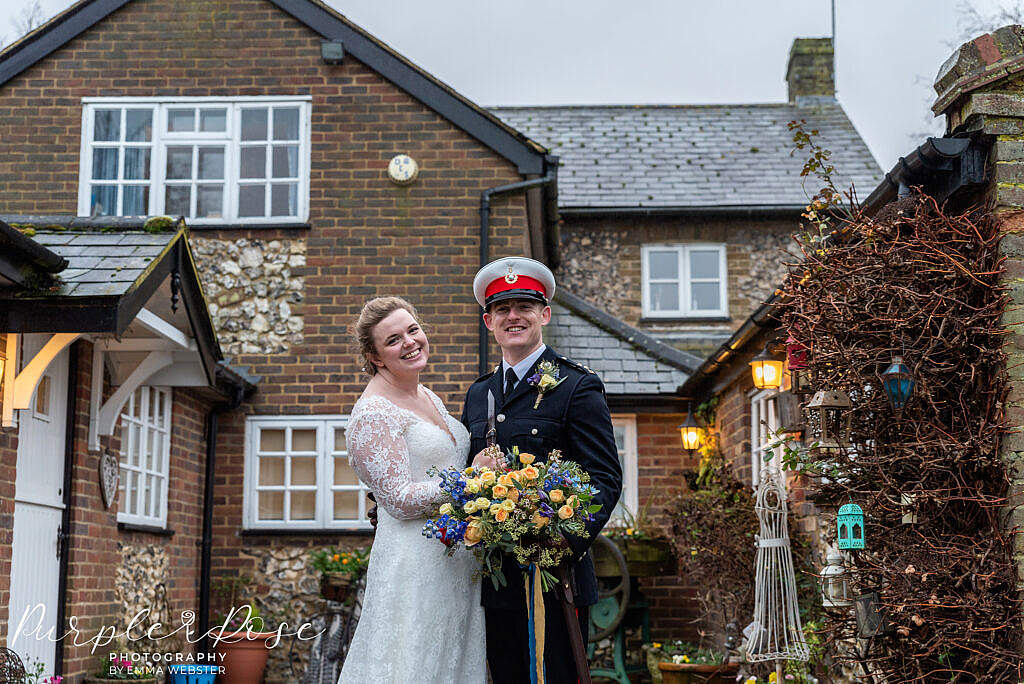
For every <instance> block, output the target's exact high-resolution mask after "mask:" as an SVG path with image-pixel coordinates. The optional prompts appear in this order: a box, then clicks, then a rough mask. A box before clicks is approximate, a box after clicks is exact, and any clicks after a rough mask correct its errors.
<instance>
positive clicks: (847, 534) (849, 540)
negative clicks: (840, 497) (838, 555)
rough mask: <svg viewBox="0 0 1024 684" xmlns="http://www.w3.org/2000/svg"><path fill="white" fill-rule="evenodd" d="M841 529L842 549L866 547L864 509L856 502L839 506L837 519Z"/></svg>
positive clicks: (840, 545)
mask: <svg viewBox="0 0 1024 684" xmlns="http://www.w3.org/2000/svg"><path fill="white" fill-rule="evenodd" d="M836 528H837V529H838V530H839V534H838V538H839V548H840V549H844V550H845V549H863V548H864V511H862V510H861V508H860V506H858V505H857V504H855V503H848V504H845V505H844V506H841V507H840V508H839V517H838V519H837V520H836Z"/></svg>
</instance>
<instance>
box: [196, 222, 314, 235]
mask: <svg viewBox="0 0 1024 684" xmlns="http://www.w3.org/2000/svg"><path fill="white" fill-rule="evenodd" d="M185 223H186V224H187V225H188V229H189V230H190V231H192V232H193V233H195V232H197V231H201V230H309V229H310V228H311V227H312V226H311V225H310V224H309V222H308V221H281V222H278V223H258V222H253V223H245V222H244V219H239V220H238V221H236V222H233V223H189V222H188V219H185Z"/></svg>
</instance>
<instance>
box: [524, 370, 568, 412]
mask: <svg viewBox="0 0 1024 684" xmlns="http://www.w3.org/2000/svg"><path fill="white" fill-rule="evenodd" d="M564 380H565V378H559V377H558V366H556V365H555V364H553V363H551V362H550V361H541V362H540V363H539V364H538V365H537V372H536V373H534V374H533V375H531V376H530V377H528V378H526V383H527V384H528V385H530V386H531V387H536V388H537V401H535V402H533V408H537V407H538V406H540V402H541V400H542V399H543V398H544V395H545V394H547V393H548V392H550V391H551V390H553V389H555V388H556V387H558V386H559V385H561V384H562V382H563V381H564Z"/></svg>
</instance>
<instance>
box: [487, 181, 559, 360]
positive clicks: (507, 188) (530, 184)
mask: <svg viewBox="0 0 1024 684" xmlns="http://www.w3.org/2000/svg"><path fill="white" fill-rule="evenodd" d="M556 178H557V175H556V172H555V169H554V167H553V166H548V171H547V173H546V174H545V175H544V176H543V177H542V178H533V179H531V180H525V181H520V182H518V183H509V184H508V185H497V186H495V187H493V188H487V189H486V190H484V191H483V192H482V193H480V268H483V267H484V266H486V265H487V264H488V263H489V262H490V260H491V256H490V253H491V244H490V243H491V198H493V197H498V196H500V195H508V194H511V193H513V192H520V191H523V190H530V189H532V188H540V187H543V186H545V185H548V184H551V183H554V182H555V179H556ZM479 336H480V337H479V342H478V352H477V353H478V354H479V357H480V367H479V374H480V375H483V374H484V373H486V372H487V340H488V338H489V337H490V332H489V331H488V330H487V326H485V325H484V322H483V319H481V320H480V328H479Z"/></svg>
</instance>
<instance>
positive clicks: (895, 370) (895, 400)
mask: <svg viewBox="0 0 1024 684" xmlns="http://www.w3.org/2000/svg"><path fill="white" fill-rule="evenodd" d="M915 384H916V383H915V382H914V376H913V375H912V374H911V372H910V369H909V368H907V366H906V364H904V363H903V357H902V356H894V357H893V358H892V364H890V366H889V367H888V368H887V369H886V370H885V372H884V373H882V387H883V388H884V389H885V395H886V396H887V397H889V403H890V404H891V405H892V407H893V409H894V410H896V411H899V410H901V409H902V408H903V405H904V404H906V403H907V399H910V394H911V393H912V392H913V391H914V385H915Z"/></svg>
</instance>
